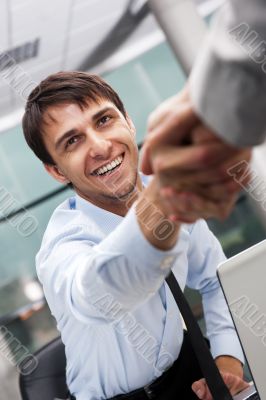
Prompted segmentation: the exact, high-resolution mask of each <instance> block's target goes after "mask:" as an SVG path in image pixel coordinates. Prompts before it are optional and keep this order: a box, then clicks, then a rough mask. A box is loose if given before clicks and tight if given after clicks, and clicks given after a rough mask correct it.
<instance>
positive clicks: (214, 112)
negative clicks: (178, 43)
mask: <svg viewBox="0 0 266 400" xmlns="http://www.w3.org/2000/svg"><path fill="white" fill-rule="evenodd" d="M189 83H190V90H191V96H192V101H193V103H194V106H195V109H196V111H197V113H198V114H199V115H200V116H201V118H202V119H203V120H204V121H205V123H206V124H207V125H209V126H210V127H211V128H212V129H213V130H214V131H215V132H216V133H217V134H219V135H220V136H221V137H223V138H224V139H225V140H226V141H228V142H230V143H232V144H235V145H238V146H240V147H241V146H250V145H257V144H260V143H262V142H263V141H264V139H265V137H266V1H265V0H231V1H230V2H228V3H226V4H225V5H224V6H223V7H222V9H221V10H220V12H219V13H218V15H217V18H216V20H215V22H214V24H213V26H212V29H211V31H210V34H209V35H208V37H207V39H206V41H205V43H204V45H203V48H202V50H201V52H200V54H199V57H198V58H197V60H196V63H195V65H194V67H193V70H192V73H191V76H190V82H189Z"/></svg>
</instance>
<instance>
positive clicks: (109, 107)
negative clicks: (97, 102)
mask: <svg viewBox="0 0 266 400" xmlns="http://www.w3.org/2000/svg"><path fill="white" fill-rule="evenodd" d="M108 111H115V112H116V109H115V108H114V107H111V106H108V107H104V108H103V109H102V110H100V111H98V112H97V113H96V114H94V115H93V116H92V120H93V121H95V120H97V119H99V118H101V116H102V115H104V114H105V113H106V112H108Z"/></svg>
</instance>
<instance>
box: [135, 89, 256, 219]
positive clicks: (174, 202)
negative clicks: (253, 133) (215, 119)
mask: <svg viewBox="0 0 266 400" xmlns="http://www.w3.org/2000/svg"><path fill="white" fill-rule="evenodd" d="M250 158H251V150H250V149H249V148H245V149H243V148H242V149H241V148H236V147H234V146H232V145H231V144H228V143H226V142H224V141H223V140H222V139H221V138H219V136H218V135H216V134H215V133H214V132H213V131H212V130H211V129H210V128H209V127H207V126H206V125H205V124H204V122H203V121H201V119H200V118H199V117H198V116H197V114H196V112H195V111H194V108H193V105H192V102H191V99H190V96H189V88H188V86H187V87H186V88H185V89H184V90H183V92H181V93H180V94H178V95H176V96H174V97H172V98H170V99H168V100H166V101H165V102H164V103H162V104H161V105H160V106H159V107H158V108H157V109H156V110H155V111H154V112H153V113H152V114H151V116H150V117H149V120H148V135H147V138H146V140H145V143H144V146H143V151H142V163H141V169H142V171H143V172H144V173H145V174H155V175H157V177H158V179H159V182H160V194H161V196H162V199H163V201H164V202H165V204H166V205H167V210H168V217H170V218H171V219H172V220H176V221H179V222H187V223H192V222H195V221H196V220H197V219H198V218H210V217H216V218H218V219H224V218H226V217H227V216H228V215H229V213H230V211H231V210H232V208H233V206H234V204H235V202H236V200H237V197H238V193H239V191H240V190H241V187H242V186H243V185H245V184H247V183H248V181H249V179H250V177H249V175H248V174H245V178H244V179H243V180H242V181H241V186H240V185H239V183H238V182H236V181H234V179H233V178H232V177H231V176H230V175H229V174H228V169H229V168H230V167H232V166H234V165H235V164H237V163H238V162H240V161H243V160H245V161H247V162H249V161H250Z"/></svg>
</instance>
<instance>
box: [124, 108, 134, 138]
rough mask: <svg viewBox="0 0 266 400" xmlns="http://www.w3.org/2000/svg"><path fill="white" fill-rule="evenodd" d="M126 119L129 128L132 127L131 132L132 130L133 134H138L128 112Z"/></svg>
mask: <svg viewBox="0 0 266 400" xmlns="http://www.w3.org/2000/svg"><path fill="white" fill-rule="evenodd" d="M126 120H127V123H128V125H129V128H130V130H131V132H132V133H133V135H134V136H135V135H136V128H135V125H134V124H133V121H132V119H131V118H130V116H129V115H128V113H126Z"/></svg>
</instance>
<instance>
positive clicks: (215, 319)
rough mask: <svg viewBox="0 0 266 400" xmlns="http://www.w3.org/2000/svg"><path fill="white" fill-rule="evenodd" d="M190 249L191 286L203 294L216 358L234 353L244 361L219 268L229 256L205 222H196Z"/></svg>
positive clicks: (209, 333)
mask: <svg viewBox="0 0 266 400" xmlns="http://www.w3.org/2000/svg"><path fill="white" fill-rule="evenodd" d="M190 243H191V244H190V247H189V251H188V263H189V264H188V265H189V271H188V279H187V285H188V286H189V287H191V288H193V289H197V290H199V291H200V293H201V295H202V302H203V309H204V317H205V321H206V327H207V336H208V338H209V340H210V344H211V352H212V355H213V357H214V358H216V357H218V356H219V355H230V356H233V357H235V358H237V359H238V360H240V361H241V362H244V356H243V352H242V349H241V345H240V343H239V340H238V337H237V333H236V331H235V328H234V324H233V321H232V319H231V316H230V312H229V310H228V307H227V304H226V301H225V298H224V296H223V293H222V290H221V287H220V284H219V281H218V278H217V274H216V270H217V266H218V264H219V263H220V262H222V261H223V260H225V255H224V253H223V250H222V248H221V245H220V243H219V242H218V240H217V239H216V237H215V236H214V235H213V234H212V232H211V231H210V230H209V228H208V226H207V224H206V222H205V221H199V222H197V223H196V224H194V225H193V228H192V231H191V238H190Z"/></svg>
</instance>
